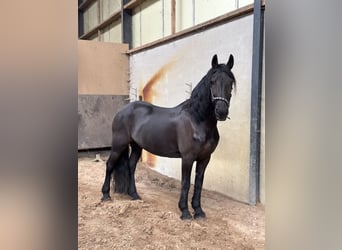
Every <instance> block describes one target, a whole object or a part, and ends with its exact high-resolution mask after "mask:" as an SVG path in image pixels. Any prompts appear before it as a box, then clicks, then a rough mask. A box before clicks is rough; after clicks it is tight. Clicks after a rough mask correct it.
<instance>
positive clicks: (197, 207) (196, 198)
mask: <svg viewBox="0 0 342 250" xmlns="http://www.w3.org/2000/svg"><path fill="white" fill-rule="evenodd" d="M209 160H210V157H208V158H206V159H203V160H200V161H197V164H196V177H195V188H194V194H193V196H192V201H191V205H192V208H193V209H194V211H195V215H194V218H195V219H199V218H205V213H204V211H203V210H202V208H201V193H202V186H203V179H204V172H205V169H206V167H207V165H208V163H209Z"/></svg>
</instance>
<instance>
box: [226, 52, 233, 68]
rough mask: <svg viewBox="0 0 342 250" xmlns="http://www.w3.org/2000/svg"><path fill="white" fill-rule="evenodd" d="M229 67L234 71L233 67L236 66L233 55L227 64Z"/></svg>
mask: <svg viewBox="0 0 342 250" xmlns="http://www.w3.org/2000/svg"><path fill="white" fill-rule="evenodd" d="M227 66H228V68H230V69H232V68H233V66H234V57H233V55H232V54H230V56H229V60H228V62H227Z"/></svg>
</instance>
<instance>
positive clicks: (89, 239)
mask: <svg viewBox="0 0 342 250" xmlns="http://www.w3.org/2000/svg"><path fill="white" fill-rule="evenodd" d="M103 159H105V157H103ZM93 160H94V158H89V157H81V158H79V160H78V244H79V249H139V250H140V249H238V250H240V249H264V248H265V211H264V208H263V207H262V206H260V205H258V206H249V205H246V204H242V203H239V202H236V201H233V200H232V199H229V198H228V197H226V196H224V195H222V194H219V193H217V192H212V191H208V190H203V193H202V208H203V210H204V211H205V212H206V215H207V217H206V219H202V220H188V221H182V220H180V218H179V216H180V211H179V210H178V198H179V192H180V182H179V181H178V180H175V179H172V178H169V177H166V176H163V175H161V174H159V173H157V172H155V171H154V170H152V169H151V168H149V167H148V166H146V165H145V164H143V163H139V164H138V167H137V170H136V184H137V190H138V193H139V195H140V196H141V198H142V200H138V201H133V200H131V199H130V197H129V196H125V195H119V194H113V193H112V194H111V196H112V199H113V200H112V201H108V202H103V203H101V202H100V198H101V195H102V194H101V187H102V184H103V179H104V171H105V162H94V161H93ZM192 190H193V187H191V189H190V193H189V197H191V196H192ZM189 207H190V208H191V206H190V204H189ZM190 211H192V210H191V209H190Z"/></svg>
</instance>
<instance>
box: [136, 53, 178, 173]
mask: <svg viewBox="0 0 342 250" xmlns="http://www.w3.org/2000/svg"><path fill="white" fill-rule="evenodd" d="M175 62H176V60H171V61H170V62H169V63H167V64H165V65H163V66H162V67H161V68H160V69H159V70H158V71H157V72H156V73H155V74H154V75H153V76H152V77H151V78H150V79H149V80H148V81H147V82H146V84H144V85H143V86H144V87H143V89H142V91H141V92H142V93H140V95H141V96H142V98H143V100H144V101H146V102H149V103H153V102H154V97H155V96H157V91H156V90H155V88H154V87H155V85H157V84H158V83H160V82H161V79H162V78H163V77H164V76H165V75H166V73H167V72H168V71H169V70H170V68H171V67H172V66H173V65H174V63H175ZM142 158H143V159H144V161H145V162H146V163H147V164H148V165H150V166H151V167H154V166H155V165H156V160H157V157H156V156H155V155H154V154H151V153H149V152H147V151H145V150H144V151H143V154H142Z"/></svg>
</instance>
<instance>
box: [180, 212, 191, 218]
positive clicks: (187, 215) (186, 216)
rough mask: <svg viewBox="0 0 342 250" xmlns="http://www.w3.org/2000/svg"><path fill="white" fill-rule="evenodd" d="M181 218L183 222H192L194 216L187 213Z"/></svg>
mask: <svg viewBox="0 0 342 250" xmlns="http://www.w3.org/2000/svg"><path fill="white" fill-rule="evenodd" d="M180 218H181V220H191V219H192V216H191V214H190V213H189V211H187V212H183V213H182V215H181V217H180Z"/></svg>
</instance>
